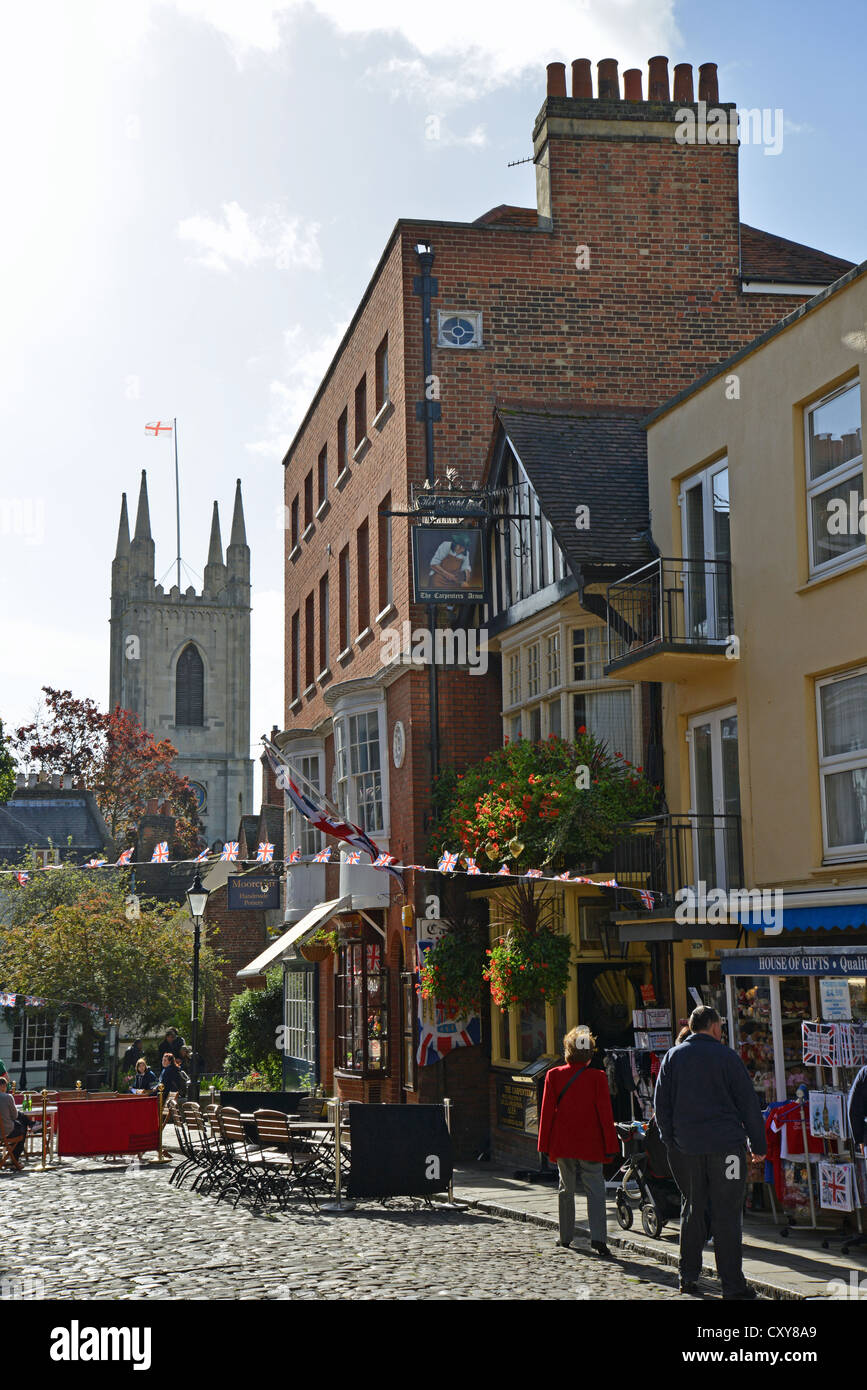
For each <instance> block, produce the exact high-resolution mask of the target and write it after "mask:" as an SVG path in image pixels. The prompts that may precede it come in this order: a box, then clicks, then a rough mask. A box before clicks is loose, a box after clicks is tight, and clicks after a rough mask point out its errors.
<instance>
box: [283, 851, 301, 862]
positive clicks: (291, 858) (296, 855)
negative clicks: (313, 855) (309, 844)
mask: <svg viewBox="0 0 867 1390" xmlns="http://www.w3.org/2000/svg"><path fill="white" fill-rule="evenodd" d="M300 858H301V851H300V849H293V851H292V853H291V854H290V855H289V858H288V859H287V860H286V863H287V864H297V863H298V860H299V859H300Z"/></svg>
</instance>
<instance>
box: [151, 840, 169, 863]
mask: <svg viewBox="0 0 867 1390" xmlns="http://www.w3.org/2000/svg"><path fill="white" fill-rule="evenodd" d="M168 858H169V842H168V840H160V842H159V844H158V845H156V846H155V848H154V852H153V854H152V855H151V863H152V864H166V863H168Z"/></svg>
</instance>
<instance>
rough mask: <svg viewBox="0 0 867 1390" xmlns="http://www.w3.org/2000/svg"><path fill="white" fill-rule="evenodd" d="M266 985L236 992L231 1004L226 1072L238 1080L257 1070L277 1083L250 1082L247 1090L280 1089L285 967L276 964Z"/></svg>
mask: <svg viewBox="0 0 867 1390" xmlns="http://www.w3.org/2000/svg"><path fill="white" fill-rule="evenodd" d="M265 981H266V983H265V987H264V989H245V990H244V992H243V993H242V994H236V995H235V997H234V998H233V1000H232V1002H231V1004H230V1005H229V1023H230V1024H231V1031H230V1033H229V1041H228V1047H227V1051H226V1060H225V1062H224V1064H223V1067H224V1070H225V1072H226V1074H227V1075H228V1076H229V1077H231V1078H232V1079H233V1082H234V1081H235V1080H239V1079H240V1078H242V1077H245V1078H246V1080H247V1081H249V1080H250V1076H249V1073H252V1072H257V1073H259V1074H260V1075H261V1076H266V1077H268V1078H270V1079H271V1080H273V1082H274V1084H273V1085H272V1084H270V1081H269V1084H268V1085H264V1084H262V1085H258V1086H247V1085H246V1084H245V1085H244V1088H243V1089H245V1090H275V1089H276V1090H280V1089H281V1088H282V1078H283V1058H282V1055H281V1053H280V1050H279V1049H278V1046H277V1036H278V1030H279V1028H280V1026H281V1024H282V1022H283V968H282V966H276V967H275V969H273V970H269V971H268V974H267V975H266V977H265Z"/></svg>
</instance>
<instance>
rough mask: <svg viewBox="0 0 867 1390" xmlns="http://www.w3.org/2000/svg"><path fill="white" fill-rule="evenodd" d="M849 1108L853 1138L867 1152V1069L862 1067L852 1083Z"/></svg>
mask: <svg viewBox="0 0 867 1390" xmlns="http://www.w3.org/2000/svg"><path fill="white" fill-rule="evenodd" d="M847 1108H848V1111H849V1129H850V1131H851V1133H852V1138H853V1139H854V1140H855V1143H856V1144H861V1146H862V1147H864V1148H865V1152H867V1147H865V1145H867V1141H865V1138H864V1118H865V1110H867V1067H862V1068H861V1070H860V1071H859V1073H858V1075H857V1076H856V1077H855V1080H854V1081H853V1082H852V1089H851V1091H850V1092H849V1100H848V1103H847Z"/></svg>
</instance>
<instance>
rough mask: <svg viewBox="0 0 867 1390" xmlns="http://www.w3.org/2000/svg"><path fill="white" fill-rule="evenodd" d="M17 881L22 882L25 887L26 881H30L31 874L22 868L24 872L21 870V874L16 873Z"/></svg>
mask: <svg viewBox="0 0 867 1390" xmlns="http://www.w3.org/2000/svg"><path fill="white" fill-rule="evenodd" d="M15 881H16V883H18V884H20V886H21V887H22V888H23V887H24V885H25V883H29V881H30V875H29V874H26V873H24V872H23V870H22V872H21V873H20V874H16V875H15Z"/></svg>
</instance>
